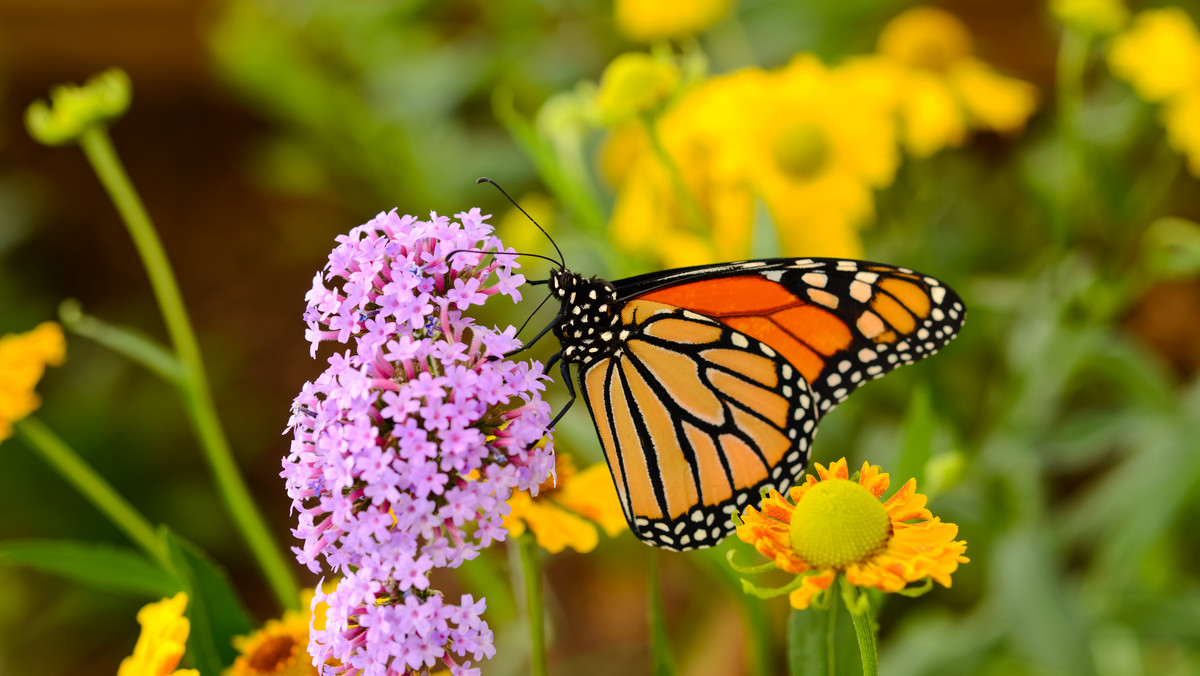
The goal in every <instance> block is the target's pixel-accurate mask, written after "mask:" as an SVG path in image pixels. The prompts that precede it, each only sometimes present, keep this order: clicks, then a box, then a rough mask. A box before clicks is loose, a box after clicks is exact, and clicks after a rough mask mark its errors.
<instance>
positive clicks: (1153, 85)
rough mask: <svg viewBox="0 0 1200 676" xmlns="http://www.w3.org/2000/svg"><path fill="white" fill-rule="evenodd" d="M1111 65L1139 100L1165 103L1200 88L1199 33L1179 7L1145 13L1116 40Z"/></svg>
mask: <svg viewBox="0 0 1200 676" xmlns="http://www.w3.org/2000/svg"><path fill="white" fill-rule="evenodd" d="M1108 63H1109V66H1110V67H1111V68H1112V70H1113V73H1114V74H1116V76H1117V77H1119V78H1121V79H1123V80H1127V81H1128V82H1130V83H1131V84H1132V85H1133V88H1134V90H1135V91H1137V93H1138V96H1140V97H1142V98H1143V99H1145V100H1147V101H1150V102H1151V103H1158V102H1161V101H1165V100H1167V99H1169V98H1171V97H1172V96H1175V95H1176V94H1180V93H1182V92H1183V91H1185V90H1187V89H1189V88H1192V87H1196V86H1200V33H1197V31H1196V24H1194V23H1193V22H1192V19H1191V17H1189V16H1188V15H1187V13H1186V12H1184V11H1183V10H1182V9H1179V8H1178V7H1164V8H1162V9H1151V10H1146V11H1144V12H1141V13H1139V14H1138V15H1137V16H1136V17H1134V19H1133V24H1132V25H1131V26H1130V27H1129V30H1127V31H1125V32H1124V33H1122V34H1121V35H1118V36H1117V37H1116V38H1114V39H1113V42H1112V47H1111V48H1110V49H1109V52H1108Z"/></svg>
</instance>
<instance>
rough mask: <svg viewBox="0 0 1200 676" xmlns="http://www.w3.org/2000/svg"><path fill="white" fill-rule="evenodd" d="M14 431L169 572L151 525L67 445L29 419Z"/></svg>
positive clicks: (33, 419)
mask: <svg viewBox="0 0 1200 676" xmlns="http://www.w3.org/2000/svg"><path fill="white" fill-rule="evenodd" d="M13 429H14V430H15V431H16V433H17V436H19V437H20V438H21V439H22V440H24V441H25V443H26V444H27V445H28V446H29V448H31V449H33V451H34V452H35V453H37V454H38V455H40V456H42V459H43V460H45V461H46V462H47V463H48V464H49V465H50V466H51V467H53V468H54V469H55V470H56V471H58V473H59V474H60V475H62V477H63V478H64V479H66V480H67V483H69V484H71V485H72V486H74V487H75V490H77V491H79V492H80V493H81V494H83V497H85V498H87V499H88V501H89V502H91V503H92V504H93V505H95V506H96V509H98V510H100V512H101V513H102V514H104V516H106V517H108V520H109V521H112V522H113V525H115V526H116V527H117V528H119V529H121V531H123V532H124V533H125V535H127V536H128V537H129V539H130V540H132V541H133V543H134V544H136V545H137V546H139V547H141V548H142V551H144V552H146V554H148V555H149V556H150V558H152V559H154V560H155V561H157V562H158V563H159V564H160V565H162V566H163V568H164V570H171V563H170V558H169V557H168V556H167V550H166V547H165V546H164V545H163V542H162V541H161V540H159V538H158V537H157V536H156V535H155V534H154V525H153V524H151V523H150V522H149V521H147V520H146V518H145V517H143V516H142V515H141V514H139V513H138V511H137V510H136V509H134V507H133V505H131V504H129V503H128V502H126V501H125V498H123V497H121V494H120V493H118V492H117V491H116V489H114V488H113V487H112V485H111V484H109V483H108V481H106V480H105V479H104V477H102V476H100V474H99V473H98V472H96V470H94V469H92V467H91V465H89V464H87V462H85V461H84V459H83V458H81V457H79V454H78V453H76V452H75V451H74V450H73V449H72V448H71V447H70V446H68V445H67V442H65V441H63V440H62V439H61V438H59V436H58V435H57V434H55V433H54V432H53V431H52V430H51V429H50V428H49V427H47V426H46V425H45V423H43V422H42V421H40V420H38V419H37V418H34V417H32V416H30V417H27V418H25V419H23V420H19V421H17V422H16V423H15V424H14V425H13Z"/></svg>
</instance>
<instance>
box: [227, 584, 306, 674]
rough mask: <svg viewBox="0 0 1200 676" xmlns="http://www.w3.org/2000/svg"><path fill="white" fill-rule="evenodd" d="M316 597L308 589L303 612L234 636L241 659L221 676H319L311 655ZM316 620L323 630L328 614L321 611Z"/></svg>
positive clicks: (289, 613) (302, 598)
mask: <svg viewBox="0 0 1200 676" xmlns="http://www.w3.org/2000/svg"><path fill="white" fill-rule="evenodd" d="M313 596H314V592H313V590H312V589H305V590H304V591H302V592H301V593H300V604H301V607H302V608H303V610H288V611H284V613H283V617H282V618H281V619H278V620H267V623H266V624H264V625H263V626H262V628H261V629H259V630H258V631H255V632H254V633H252V634H250V635H248V636H237V637H235V638H234V639H233V647H234V648H237V651H238V656H237V659H235V660H234V661H233V664H232V665H231V666H230V667H229V668H228V669H226V670H225V671H224V672H222V676H317V674H318V673H319V672H318V670H317V668H316V667H315V666H313V663H312V658H310V657H309V656H308V626H309V622H310V620H311V619H312V616H313V612H312V600H313ZM317 619H318V622H319V624H318V628H323V627H324V624H325V613H324V612H318V613H317Z"/></svg>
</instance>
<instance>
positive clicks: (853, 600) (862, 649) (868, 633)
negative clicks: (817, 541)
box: [839, 575, 879, 676]
mask: <svg viewBox="0 0 1200 676" xmlns="http://www.w3.org/2000/svg"><path fill="white" fill-rule="evenodd" d="M839 579H840V581H841V584H842V600H844V601H845V602H846V609H847V610H849V611H850V618H851V619H853V620H854V633H855V634H857V635H858V651H859V653H860V654H861V655H862V664H863V676H879V654H878V653H877V652H876V650H875V622H874V621H873V620H872V619H871V603H870V597H869V596H867V594H866V592H863V593H862V594H861V595H859V594H858V593H857V592H856V591H855V589H854V585H852V584H850V582H849V581H848V580H846V576H845V575H841V576H839Z"/></svg>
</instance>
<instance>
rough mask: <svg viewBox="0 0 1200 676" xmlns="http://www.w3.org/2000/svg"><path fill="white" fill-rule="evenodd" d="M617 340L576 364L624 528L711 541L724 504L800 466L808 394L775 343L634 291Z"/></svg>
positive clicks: (725, 520)
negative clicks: (610, 350)
mask: <svg viewBox="0 0 1200 676" xmlns="http://www.w3.org/2000/svg"><path fill="white" fill-rule="evenodd" d="M622 325H623V327H624V330H625V331H626V332H627V334H626V335H625V337H624V341H623V345H622V347H621V349H619V350H618V351H616V352H615V353H614V354H612V355H611V356H609V357H607V358H604V359H601V360H599V361H595V362H593V363H591V364H589V365H588V366H587V367H584V368H581V370H580V377H579V380H580V386H581V389H582V391H583V397H584V400H585V401H586V402H587V405H588V409H589V410H590V411H591V413H592V419H593V421H594V422H595V424H596V430H597V433H598V435H599V437H600V440H601V444H602V446H603V447H604V451H605V455H606V457H607V460H608V464H609V468H610V470H611V471H612V475H613V480H614V482H615V484H616V487H617V493H618V495H619V497H620V499H621V506H622V508H623V509H624V511H625V516H626V519H627V521H628V522H629V524H630V527H631V529H632V530H633V531H634V533H635V534H636V535H637V536H638V537H639V538H641V539H643V540H646V541H647V542H648V543H650V544H653V545H655V546H658V547H664V548H669V549H692V548H695V547H705V546H711V545H714V544H716V543H717V542H719V541H720V540H721V539H722V538H723V537H725V536H726V535H728V534H729V532H730V531H732V530H733V525H732V523H731V522H730V514H732V512H733V511H734V510H735V509H740V508H741V507H743V506H744V505H746V504H747V503H749V502H757V500H758V496H759V492H760V491H761V489H763V488H764V487H767V486H770V487H773V488H776V489H778V490H784V489H786V487H787V486H788V485H790V484H791V483H792V482H793V481H794V480H795V479H796V478H797V477H798V476H799V475H800V473H801V472H802V471H803V469H804V466H805V462H806V461H807V459H808V452H809V446H810V441H811V438H812V432H813V430H814V427H815V424H816V415H815V413H814V410H813V404H814V399H813V397H812V396H811V394H810V393H809V392H808V386H807V384H806V383H805V381H804V379H803V378H802V377H801V376H800V373H799V372H798V371H797V370H796V369H795V368H794V367H793V366H792V365H791V364H789V363H788V362H787V361H786V360H784V359H782V358H781V357H780V355H779V354H778V352H776V351H775V350H774V349H773V348H771V347H770V346H768V345H766V344H764V343H762V342H761V341H758V340H756V339H754V338H750V337H747V336H746V335H744V334H742V333H740V332H738V331H736V330H734V329H732V328H730V327H729V326H727V325H725V324H723V323H721V322H718V321H715V320H713V319H710V318H707V317H703V316H701V315H699V314H696V313H693V312H690V311H687V310H683V309H680V308H675V307H672V306H669V305H664V304H662V303H655V302H648V301H642V300H635V301H632V302H629V303H626V304H625V305H624V307H623V308H622Z"/></svg>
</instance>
